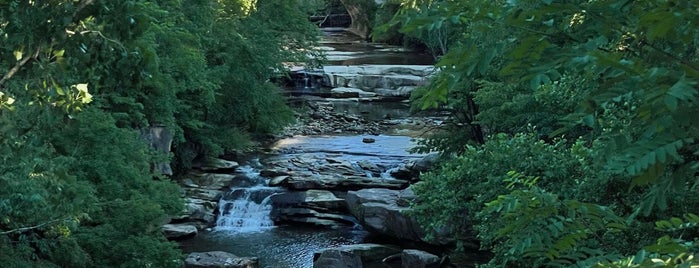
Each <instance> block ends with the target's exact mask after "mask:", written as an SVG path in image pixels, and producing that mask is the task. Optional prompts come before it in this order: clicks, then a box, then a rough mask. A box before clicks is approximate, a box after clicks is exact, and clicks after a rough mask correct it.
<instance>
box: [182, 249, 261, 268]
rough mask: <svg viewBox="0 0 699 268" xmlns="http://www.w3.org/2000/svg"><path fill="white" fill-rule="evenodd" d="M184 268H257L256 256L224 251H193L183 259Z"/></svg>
mask: <svg viewBox="0 0 699 268" xmlns="http://www.w3.org/2000/svg"><path fill="white" fill-rule="evenodd" d="M184 267H185V268H258V267H260V265H259V260H258V259H257V258H256V257H238V256H236V255H233V254H231V253H228V252H225V251H210V252H194V253H190V254H189V255H188V256H187V258H186V259H185V260H184Z"/></svg>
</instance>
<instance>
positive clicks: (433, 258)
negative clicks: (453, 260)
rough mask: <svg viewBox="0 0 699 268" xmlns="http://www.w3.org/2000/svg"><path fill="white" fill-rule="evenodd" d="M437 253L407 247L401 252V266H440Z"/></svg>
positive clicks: (430, 267) (409, 267) (432, 267)
mask: <svg viewBox="0 0 699 268" xmlns="http://www.w3.org/2000/svg"><path fill="white" fill-rule="evenodd" d="M439 262H440V258H439V257H437V255H434V254H431V253H428V252H425V251H422V250H417V249H406V250H403V253H402V254H401V268H439Z"/></svg>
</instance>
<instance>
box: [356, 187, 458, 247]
mask: <svg viewBox="0 0 699 268" xmlns="http://www.w3.org/2000/svg"><path fill="white" fill-rule="evenodd" d="M416 198H417V197H416V196H415V194H414V193H413V191H412V190H411V189H410V188H407V189H404V190H391V189H381V188H373V189H362V190H359V191H349V192H347V196H346V197H345V201H347V207H348V209H349V211H350V213H351V214H352V215H353V216H355V217H356V218H357V219H358V220H359V222H360V223H361V224H362V226H364V227H365V228H367V229H368V230H369V231H371V232H374V233H377V234H380V235H385V236H389V237H393V238H398V239H405V240H412V241H418V242H426V243H429V244H434V245H447V244H451V243H453V242H454V240H453V238H452V236H451V235H450V234H448V233H447V232H446V228H444V230H439V232H438V233H437V235H436V238H434V239H432V240H426V239H425V234H426V232H425V231H424V230H423V229H422V228H421V227H420V225H419V224H418V223H417V221H416V220H415V218H413V217H411V216H409V215H408V211H409V210H410V203H411V202H412V201H414V200H415V199H416Z"/></svg>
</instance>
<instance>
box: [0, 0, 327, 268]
mask: <svg viewBox="0 0 699 268" xmlns="http://www.w3.org/2000/svg"><path fill="white" fill-rule="evenodd" d="M274 12H288V14H289V16H288V17H285V18H288V20H287V21H281V20H280V21H278V22H276V23H274V22H268V21H270V20H269V18H271V17H272V16H273V15H274V14H276V13H274ZM290 25H292V26H294V27H291V28H289V27H288V26H290ZM283 30H289V31H288V32H284V31H283ZM257 33H259V34H260V35H257ZM314 38H315V32H314V31H312V28H311V26H310V24H309V23H308V22H307V21H306V19H305V17H303V16H302V15H301V13H300V11H298V7H297V6H295V5H294V4H293V3H290V2H287V1H281V0H269V1H242V0H241V1H235V0H230V1H209V0H187V1H131V0H116V1H96V0H82V1H19V0H9V1H0V59H1V60H0V77H1V78H0V152H2V153H3V155H2V156H1V157H0V161H2V162H1V163H0V261H1V262H2V263H3V264H4V265H8V266H11V267H30V266H32V267H33V266H40V267H118V266H120V267H146V266H152V267H180V266H181V256H180V255H181V254H180V252H179V250H178V249H177V247H176V245H175V244H174V243H171V242H168V241H166V240H165V239H164V237H163V235H162V233H161V231H160V227H161V225H162V224H164V223H166V222H168V221H169V219H170V216H171V215H176V214H178V213H180V212H181V209H182V207H183V202H182V200H181V198H180V191H179V188H178V186H177V185H176V184H175V183H173V182H172V180H170V179H169V178H167V177H164V176H162V175H161V174H157V173H154V172H153V170H152V169H151V163H156V162H160V161H163V159H167V157H168V156H166V155H162V153H158V152H155V151H154V150H153V149H152V148H149V147H148V145H147V144H146V142H145V141H144V139H143V138H142V137H141V134H140V133H141V131H142V130H143V129H145V128H148V127H151V126H164V127H166V128H170V129H172V130H174V131H175V133H176V137H177V139H176V148H175V155H174V158H175V159H178V160H179V163H180V166H181V167H184V168H186V167H187V166H188V165H191V161H192V160H193V159H194V158H196V157H203V156H207V155H215V154H218V153H222V152H224V150H229V149H232V148H239V147H241V146H242V145H243V143H244V142H246V141H247V137H246V136H247V135H249V133H269V132H272V131H274V130H275V129H276V128H278V127H280V126H282V125H283V124H284V123H286V122H288V120H289V119H290V118H291V116H290V115H291V113H290V110H289V109H288V108H287V107H286V106H285V104H284V102H283V98H282V97H281V95H280V94H278V92H277V90H278V89H276V88H273V87H272V86H271V84H270V83H269V81H268V80H269V78H270V77H271V76H272V75H275V73H279V72H282V69H283V65H282V64H281V63H282V62H283V61H287V60H288V61H302V60H303V59H306V55H307V53H306V52H304V51H303V50H304V49H306V48H307V46H308V45H309V44H311V43H312V42H313V40H314ZM221 130H225V131H221ZM230 133H237V136H239V137H241V138H239V139H232V138H231V137H230V135H229V134H230ZM182 170H183V171H184V169H182Z"/></svg>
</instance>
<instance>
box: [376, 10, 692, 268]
mask: <svg viewBox="0 0 699 268" xmlns="http://www.w3.org/2000/svg"><path fill="white" fill-rule="evenodd" d="M389 2H392V3H393V4H399V5H400V7H401V8H400V9H399V10H398V11H397V13H396V14H395V16H394V17H393V19H391V20H390V21H389V22H388V23H387V24H386V25H385V26H384V28H390V27H399V29H400V31H401V32H402V33H403V34H406V35H411V36H414V37H416V38H419V39H420V40H422V41H423V43H425V44H427V46H428V47H432V48H434V49H433V51H434V53H435V54H436V55H437V56H438V57H439V58H440V60H439V63H438V68H439V69H440V73H439V75H437V76H436V77H435V78H434V79H433V80H432V82H431V84H430V85H428V86H426V87H424V88H422V89H421V90H420V91H419V92H416V93H415V94H414V95H413V100H414V104H415V108H416V109H429V108H440V109H443V110H445V111H448V112H449V113H450V120H449V121H448V122H447V124H445V126H444V127H443V128H442V131H441V132H440V133H437V134H436V135H434V136H433V137H431V138H430V139H428V140H427V141H426V142H424V143H423V146H422V147H421V150H425V151H428V150H432V151H439V152H442V155H443V157H444V161H443V164H442V165H441V166H440V167H438V168H437V169H436V170H434V171H432V172H429V173H426V174H423V176H422V180H423V181H422V182H420V183H418V184H417V185H415V186H414V190H415V191H416V193H417V194H418V195H419V197H420V202H419V203H417V204H415V206H414V208H415V214H416V215H417V216H418V218H419V219H420V221H421V223H422V224H423V225H424V226H425V227H427V228H428V229H433V230H434V229H438V230H439V229H443V227H445V226H446V227H447V228H449V229H450V230H451V231H452V232H453V233H454V234H455V237H456V238H457V240H458V241H459V242H461V243H462V244H463V243H466V242H468V241H469V239H470V238H472V233H474V232H475V233H476V234H477V238H478V239H479V240H480V241H481V247H482V248H483V249H485V250H489V251H491V252H493V253H494V257H493V258H492V260H491V261H490V262H489V263H488V266H493V267H533V266H547V267H548V266H551V267H558V266H579V267H592V266H599V267H651V266H653V267H665V266H670V267H672V266H677V267H689V265H690V264H693V265H696V264H698V263H699V260H697V258H696V252H697V250H699V242H698V241H697V238H699V236H698V235H699V232H698V231H699V230H697V225H699V217H698V216H697V214H699V195H697V192H698V190H699V179H698V177H697V172H698V169H699V161H698V160H699V146H698V145H699V144H698V142H699V127H698V125H699V124H698V123H699V116H697V114H699V106H698V104H697V101H698V99H697V98H698V96H699V94H698V93H699V55H698V54H697V53H698V52H699V51H697V47H698V46H697V44H699V30H698V29H699V2H697V1H673V0H657V1H629V0H589V1H588V0H584V1H580V0H514V1H512V0H510V1H505V0H500V1H492V0H470V1H448V0H403V1H398V0H396V1H389Z"/></svg>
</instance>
